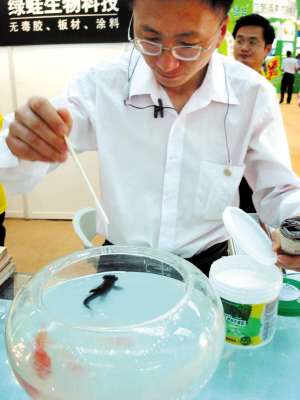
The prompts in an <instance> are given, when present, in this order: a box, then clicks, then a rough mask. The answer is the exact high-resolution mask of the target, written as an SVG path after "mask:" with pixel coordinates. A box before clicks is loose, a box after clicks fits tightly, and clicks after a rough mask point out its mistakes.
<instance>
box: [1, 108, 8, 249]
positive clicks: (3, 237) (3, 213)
mask: <svg viewBox="0 0 300 400" xmlns="http://www.w3.org/2000/svg"><path fill="white" fill-rule="evenodd" d="M2 123H3V116H2V115H1V114H0V131H1V128H2ZM6 208H7V201H6V196H5V191H4V188H3V186H2V185H1V183H0V246H4V240H5V227H4V225H3V223H4V218H5V210H6Z"/></svg>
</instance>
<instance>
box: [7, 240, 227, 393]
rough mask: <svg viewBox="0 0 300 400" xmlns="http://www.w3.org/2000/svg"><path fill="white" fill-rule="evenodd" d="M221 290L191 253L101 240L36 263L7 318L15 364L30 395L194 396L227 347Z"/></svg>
mask: <svg viewBox="0 0 300 400" xmlns="http://www.w3.org/2000/svg"><path fill="white" fill-rule="evenodd" d="M224 343H225V320H224V314H223V307H222V304H221V301H220V298H219V297H218V295H217V294H216V292H215V290H214V288H213V287H212V286H211V284H210V282H209V280H208V278H207V277H206V276H205V275H204V274H202V272H200V271H199V270H198V269H197V268H196V267H194V266H193V265H192V264H191V263H189V262H187V261H186V260H184V259H181V258H180V257H177V256H175V255H172V254H169V253H166V252H163V251H160V250H154V249H149V248H143V247H128V246H105V247H98V248H93V249H88V250H82V251H79V252H76V253H73V254H70V255H68V256H66V257H63V258H61V259H59V260H57V261H55V262H53V263H51V264H49V265H48V266H46V267H44V268H43V269H42V270H41V271H40V272H38V273H36V274H35V275H34V276H33V277H32V278H31V279H30V280H29V281H28V282H27V283H26V284H25V285H24V286H23V287H22V289H21V290H20V291H19V293H18V294H17V296H16V298H15V299H14V301H13V303H12V306H11V309H10V311H9V315H8V318H7V324H6V349H7V355H8V360H9V362H10V365H11V367H12V370H13V372H14V374H15V376H16V378H17V379H18V381H19V383H20V384H21V385H22V387H23V388H24V390H25V391H26V392H27V393H28V394H29V396H30V397H31V398H32V399H37V400H38V399H44V400H50V399H51V400H70V399H72V400H86V399H89V400H96V399H97V400H99V399H105V400H123V399H124V400H125V399H126V400H129V399H130V400H137V399H139V400H141V399H142V400H148V399H149V400H150V399H165V400H172V399H193V398H194V397H195V396H196V395H197V393H199V392H200V391H201V390H202V388H203V387H204V386H205V385H206V383H207V382H208V381H209V379H210V378H211V376H212V375H213V373H214V372H215V370H216V368H217V366H218V364H219V361H220V359H221V356H222V352H223V348H224Z"/></svg>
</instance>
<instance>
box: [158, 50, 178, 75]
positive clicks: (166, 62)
mask: <svg viewBox="0 0 300 400" xmlns="http://www.w3.org/2000/svg"><path fill="white" fill-rule="evenodd" d="M156 65H157V66H158V67H159V68H160V69H161V70H162V71H164V72H170V71H172V70H173V69H175V68H177V67H178V65H179V60H178V59H177V58H176V57H174V56H173V54H172V51H171V50H163V51H162V52H161V53H160V54H159V55H158V56H157V60H156Z"/></svg>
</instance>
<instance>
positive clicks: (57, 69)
mask: <svg viewBox="0 0 300 400" xmlns="http://www.w3.org/2000/svg"><path fill="white" fill-rule="evenodd" d="M122 51H123V46H122V44H120V43H117V44H76V45H75V44H74V45H50V46H18V47H14V48H13V60H14V67H15V79H16V91H17V104H18V107H21V106H22V105H24V104H25V103H26V102H27V100H28V99H29V98H30V97H31V96H44V97H47V98H52V97H54V96H57V95H58V94H60V93H61V91H62V89H63V88H64V86H65V84H66V83H67V82H69V81H70V80H71V79H73V78H74V76H75V75H76V73H77V72H78V71H80V70H81V69H82V68H84V67H86V66H88V65H90V64H92V63H94V62H97V61H101V60H103V59H105V58H108V57H110V56H114V55H116V54H120V53H122Z"/></svg>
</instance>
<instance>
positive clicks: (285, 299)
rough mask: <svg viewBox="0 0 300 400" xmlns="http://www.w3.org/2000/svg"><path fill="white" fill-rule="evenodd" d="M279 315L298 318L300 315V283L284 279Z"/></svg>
mask: <svg viewBox="0 0 300 400" xmlns="http://www.w3.org/2000/svg"><path fill="white" fill-rule="evenodd" d="M278 315H282V316H285V317H298V316H299V315H300V282H299V281H295V280H294V279H288V278H283V285H282V288H281V290H280V297H279V306H278Z"/></svg>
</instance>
